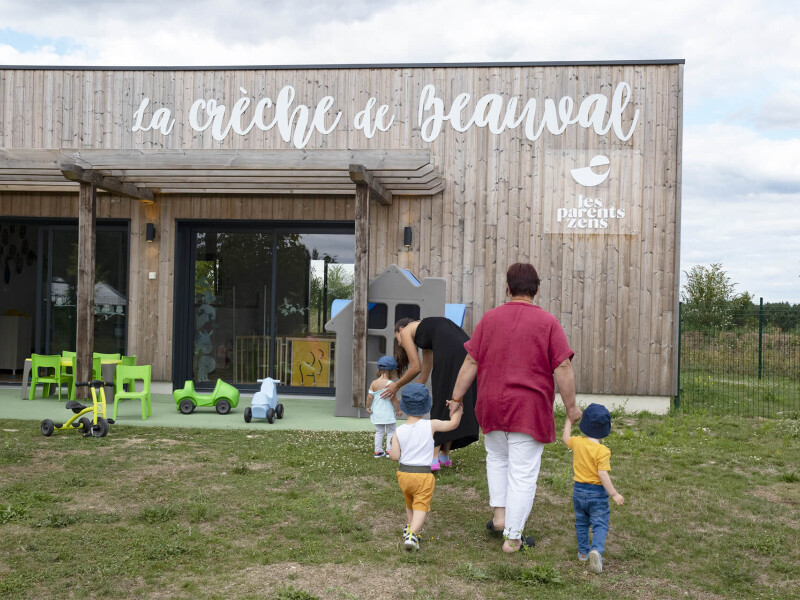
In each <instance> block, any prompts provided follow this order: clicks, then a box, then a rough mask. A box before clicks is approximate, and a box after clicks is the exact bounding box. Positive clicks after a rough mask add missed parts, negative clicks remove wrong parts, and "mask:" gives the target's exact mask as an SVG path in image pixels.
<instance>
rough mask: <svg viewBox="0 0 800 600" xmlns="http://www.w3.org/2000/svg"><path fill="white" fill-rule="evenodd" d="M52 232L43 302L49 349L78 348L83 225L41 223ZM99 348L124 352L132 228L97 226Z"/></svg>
mask: <svg viewBox="0 0 800 600" xmlns="http://www.w3.org/2000/svg"><path fill="white" fill-rule="evenodd" d="M40 231H41V232H42V233H45V234H46V237H45V240H46V248H43V250H45V251H44V255H45V256H44V262H43V269H42V275H43V285H42V290H43V298H42V302H41V304H40V306H41V307H42V309H43V310H42V314H41V315H40V318H42V319H43V321H44V323H45V326H44V327H43V328H42V332H43V336H44V339H43V340H42V341H43V347H44V350H43V351H44V352H45V353H47V354H60V353H61V352H62V351H63V350H73V351H74V350H75V329H76V322H77V299H78V229H77V227H75V226H51V227H41V228H40ZM94 275H95V284H94V348H93V349H92V350H93V352H103V353H120V354H124V353H125V350H126V343H127V319H128V297H127V290H128V229H127V227H126V226H113V225H100V224H98V225H97V235H96V241H95V273H94Z"/></svg>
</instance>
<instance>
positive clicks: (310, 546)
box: [0, 414, 800, 600]
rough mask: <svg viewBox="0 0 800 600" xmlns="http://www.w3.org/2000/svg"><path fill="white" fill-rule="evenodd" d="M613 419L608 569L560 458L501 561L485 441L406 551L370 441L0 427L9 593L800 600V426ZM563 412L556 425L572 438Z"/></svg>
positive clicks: (388, 478) (0, 579)
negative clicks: (516, 542) (590, 545)
mask: <svg viewBox="0 0 800 600" xmlns="http://www.w3.org/2000/svg"><path fill="white" fill-rule="evenodd" d="M790 416H792V417H794V418H782V419H775V420H765V419H749V418H741V417H739V418H731V417H713V418H710V417H702V416H681V415H668V416H652V415H647V414H642V415H636V416H630V415H628V416H625V415H621V414H615V415H614V417H615V418H614V421H613V433H612V435H611V436H610V437H609V438H608V440H607V443H608V446H610V448H611V450H612V479H613V481H614V484H615V486H616V487H617V489H618V490H619V491H620V493H622V494H623V495H624V496H625V499H626V502H625V505H624V506H622V507H617V506H616V505H615V504H613V503H612V509H611V531H610V533H609V537H608V545H607V550H606V556H605V559H606V562H605V571H604V572H603V573H602V574H601V575H592V574H590V573H588V572H587V571H586V569H585V566H584V565H583V564H582V563H579V562H578V561H577V560H576V553H577V547H576V543H575V532H574V526H573V514H572V502H571V458H570V455H569V453H568V451H567V450H566V448H565V447H564V446H563V444H561V443H560V442H559V443H556V444H551V445H549V446H548V447H547V448H546V450H545V453H544V458H543V465H542V471H541V476H540V479H539V488H538V492H537V496H536V502H535V504H534V509H533V513H532V514H531V517H530V519H529V521H528V523H529V530H528V533H532V534H533V535H534V536H535V538H536V540H537V545H536V548H535V549H534V550H533V551H531V552H529V553H520V554H515V555H510V556H509V555H505V554H503V553H502V552H501V551H500V545H501V541H500V540H498V539H497V538H493V537H491V536H490V535H489V534H488V532H486V531H485V529H484V525H485V523H486V521H487V520H488V519H489V517H490V511H489V509H488V507H487V498H488V494H487V490H486V477H485V472H484V453H483V448H482V444H474V445H473V446H471V447H469V448H467V449H463V450H459V451H457V452H455V453H454V454H453V460H454V466H453V467H452V468H450V469H446V470H442V472H441V473H440V474H438V475H437V484H436V492H435V494H434V500H433V512H432V513H431V515H430V516H429V518H428V521H427V523H426V529H425V531H424V532H423V540H422V544H421V550H420V551H419V552H418V553H406V552H405V551H403V550H402V537H401V531H402V528H403V526H404V525H405V516H404V515H405V511H404V507H403V504H402V498H401V496H400V492H399V489H398V487H397V481H396V478H395V475H394V473H395V468H394V463H393V462H392V461H390V460H388V459H373V458H372V456H371V455H372V449H371V448H372V434H371V433H370V432H364V431H361V432H358V431H354V432H305V431H299V432H297V431H277V430H271V431H270V430H268V429H266V428H265V427H254V428H253V429H252V430H249V431H248V430H207V429H206V430H199V429H185V428H181V429H178V428H173V429H167V428H146V427H130V426H128V427H125V426H122V425H118V426H112V430H111V433H110V434H109V436H108V437H106V438H103V439H93V438H87V439H84V438H81V437H80V436H79V435H78V434H77V433H75V432H67V433H65V432H57V433H56V434H55V435H54V436H53V437H51V438H44V437H42V436H41V435H40V433H39V424H38V423H37V422H33V421H19V420H13V421H12V420H0V598H13V599H15V600H17V599H24V598H37V599H38V598H90V599H91V598H154V599H160V598H187V599H189V598H191V599H206V598H207V599H217V598H218V599H225V600H229V599H257V598H258V599H261V598H276V599H285V600H289V599H294V600H298V599H311V598H342V599H362V598H363V599H368V598H381V599H384V598H386V599H392V598H403V599H419V600H423V599H428V598H431V599H433V598H441V599H447V600H452V599H457V598H465V599H466V598H470V599H471V598H509V599H517V598H548V599H550V598H552V599H560V598H564V599H566V598H569V599H575V598H591V599H593V600H601V599H604V598H608V599H614V600H618V599H620V598H637V599H648V598H720V599H721V598H748V599H750V598H797V597H798V596H800V458H798V457H799V456H800V420H798V419H797V417H798V415H796V414H795V415H790ZM561 423H563V416H560V417H559V418H558V423H557V430H558V431H559V432H560V424H561Z"/></svg>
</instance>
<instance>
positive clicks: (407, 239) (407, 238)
mask: <svg viewBox="0 0 800 600" xmlns="http://www.w3.org/2000/svg"><path fill="white" fill-rule="evenodd" d="M403 245H404V246H405V247H406V248H410V247H411V227H403Z"/></svg>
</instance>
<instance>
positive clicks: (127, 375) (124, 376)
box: [112, 365, 153, 421]
mask: <svg viewBox="0 0 800 600" xmlns="http://www.w3.org/2000/svg"><path fill="white" fill-rule="evenodd" d="M150 372H151V367H150V365H141V366H138V367H136V366H128V365H119V366H118V367H117V370H116V372H115V373H114V413H113V415H112V418H113V419H114V420H116V419H117V404H119V401H120V400H127V399H133V400H136V399H138V400H140V401H141V403H142V421H144V420H146V419H147V417H151V416H153V403H152V401H151V399H150ZM137 381H141V382H142V384H143V385H142V390H141V391H139V392H137V391H136V389H135V388H136V382H137ZM126 382H132V385H133V388H134V389H133V390H131V391H126V389H125V383H126Z"/></svg>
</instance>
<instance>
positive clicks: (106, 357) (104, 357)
mask: <svg viewBox="0 0 800 600" xmlns="http://www.w3.org/2000/svg"><path fill="white" fill-rule="evenodd" d="M92 356H98V357H100V360H122V355H121V354H102V353H100V352H95V353H94V354H92Z"/></svg>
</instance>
